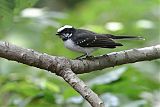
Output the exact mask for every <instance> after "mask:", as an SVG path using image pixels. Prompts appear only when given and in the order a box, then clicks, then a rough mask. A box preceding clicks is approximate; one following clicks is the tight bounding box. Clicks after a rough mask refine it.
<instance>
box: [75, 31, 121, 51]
mask: <svg viewBox="0 0 160 107" xmlns="http://www.w3.org/2000/svg"><path fill="white" fill-rule="evenodd" d="M73 39H74V41H76V42H75V44H77V45H79V46H81V47H101V48H115V47H116V46H122V44H120V43H116V42H114V41H113V40H112V38H109V37H108V36H106V35H101V34H93V33H92V34H88V33H78V35H76V37H75V38H73Z"/></svg>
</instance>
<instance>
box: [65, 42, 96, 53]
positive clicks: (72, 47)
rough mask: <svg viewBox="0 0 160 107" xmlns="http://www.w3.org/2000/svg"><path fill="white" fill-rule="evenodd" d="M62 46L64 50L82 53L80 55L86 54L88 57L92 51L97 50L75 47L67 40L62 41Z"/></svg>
mask: <svg viewBox="0 0 160 107" xmlns="http://www.w3.org/2000/svg"><path fill="white" fill-rule="evenodd" d="M64 45H65V47H66V48H68V49H70V50H73V51H77V52H82V53H87V54H88V55H89V54H91V53H92V52H93V51H94V50H96V49H97V48H83V47H80V46H78V45H75V44H74V43H73V41H72V40H71V39H68V40H66V41H64Z"/></svg>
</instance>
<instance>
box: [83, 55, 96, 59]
mask: <svg viewBox="0 0 160 107" xmlns="http://www.w3.org/2000/svg"><path fill="white" fill-rule="evenodd" d="M93 58H94V56H93V55H90V56H88V55H87V56H86V58H85V59H89V60H91V59H93Z"/></svg>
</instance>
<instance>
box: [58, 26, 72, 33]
mask: <svg viewBox="0 0 160 107" xmlns="http://www.w3.org/2000/svg"><path fill="white" fill-rule="evenodd" d="M66 28H73V27H72V26H71V25H65V26H63V27H61V28H59V29H58V30H57V32H61V31H62V30H64V29H66Z"/></svg>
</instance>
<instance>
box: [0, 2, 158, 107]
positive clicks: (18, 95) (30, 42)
mask: <svg viewBox="0 0 160 107" xmlns="http://www.w3.org/2000/svg"><path fill="white" fill-rule="evenodd" d="M159 18H160V7H159V0H0V39H1V40H2V41H8V42H11V43H13V44H16V45H18V46H21V47H25V48H32V49H34V50H37V51H39V52H42V53H47V54H51V55H55V56H65V57H67V58H74V57H76V56H78V55H80V54H79V53H76V52H72V51H70V50H68V49H66V48H64V46H63V42H62V41H61V40H60V39H59V38H58V37H57V36H56V35H55V33H56V30H57V28H59V27H60V26H62V25H65V24H70V25H73V26H75V27H77V28H85V29H89V30H92V31H95V32H99V33H112V34H115V35H136V36H143V37H144V38H145V39H146V40H145V41H125V40H123V41H121V42H122V43H123V44H124V46H123V47H120V48H117V49H114V50H113V49H100V50H98V51H96V52H95V53H94V55H101V54H105V53H109V52H113V51H120V50H126V49H131V48H140V47H146V46H152V45H156V44H158V43H160V33H159V30H160V26H159V25H160V20H159ZM159 65H160V60H155V61H148V62H140V63H135V64H127V65H122V66H118V67H114V68H109V69H104V70H102V71H98V72H92V73H88V74H81V75H79V76H80V77H81V78H82V79H83V80H84V81H85V82H86V83H87V85H89V86H90V87H91V88H92V89H93V90H94V92H96V93H97V94H98V95H99V96H100V97H101V98H102V99H103V101H105V103H108V104H109V105H110V107H158V106H160V103H159V102H160V66H159ZM0 106H1V107H44V106H48V107H53V106H54V107H87V106H88V103H87V102H86V101H84V99H83V98H82V97H80V96H79V94H78V93H77V92H75V91H74V90H73V89H72V88H71V87H70V86H69V85H68V84H67V83H65V82H64V81H63V80H62V78H59V77H57V76H55V74H51V73H49V72H47V71H44V70H40V69H37V68H33V67H29V66H26V65H23V64H18V63H16V62H11V61H8V60H5V59H2V58H1V59H0Z"/></svg>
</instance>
